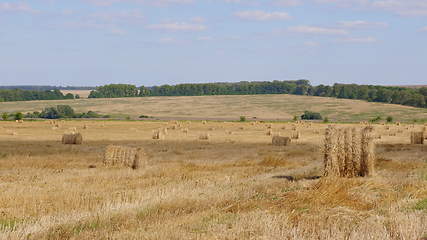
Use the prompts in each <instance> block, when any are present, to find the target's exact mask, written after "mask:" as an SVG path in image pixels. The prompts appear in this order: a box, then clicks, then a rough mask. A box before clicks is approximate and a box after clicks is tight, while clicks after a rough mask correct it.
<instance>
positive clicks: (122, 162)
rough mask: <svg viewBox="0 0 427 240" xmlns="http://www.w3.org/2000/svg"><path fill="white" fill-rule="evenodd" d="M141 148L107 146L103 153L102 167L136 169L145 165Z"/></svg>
mask: <svg viewBox="0 0 427 240" xmlns="http://www.w3.org/2000/svg"><path fill="white" fill-rule="evenodd" d="M143 160H145V153H144V151H143V149H142V148H134V147H126V146H116V145H109V146H107V148H106V149H105V152H104V160H103V162H104V165H105V166H109V167H129V168H132V169H138V168H140V167H141V165H142V164H143V163H145V162H146V161H143Z"/></svg>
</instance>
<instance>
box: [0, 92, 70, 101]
mask: <svg viewBox="0 0 427 240" xmlns="http://www.w3.org/2000/svg"><path fill="white" fill-rule="evenodd" d="M74 98H75V96H74V95H73V94H71V93H68V94H66V95H64V94H62V92H61V91H60V90H47V91H36V90H21V89H0V102H14V101H32V100H60V99H74Z"/></svg>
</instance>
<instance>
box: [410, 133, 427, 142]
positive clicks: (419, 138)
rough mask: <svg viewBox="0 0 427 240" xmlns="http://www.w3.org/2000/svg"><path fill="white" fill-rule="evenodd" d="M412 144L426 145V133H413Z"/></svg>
mask: <svg viewBox="0 0 427 240" xmlns="http://www.w3.org/2000/svg"><path fill="white" fill-rule="evenodd" d="M411 144H424V132H411Z"/></svg>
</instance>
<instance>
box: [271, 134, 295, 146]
mask: <svg viewBox="0 0 427 240" xmlns="http://www.w3.org/2000/svg"><path fill="white" fill-rule="evenodd" d="M271 142H272V144H273V145H274V146H286V145H288V144H289V143H290V142H291V139H290V138H289V137H281V136H273V138H272V140H271Z"/></svg>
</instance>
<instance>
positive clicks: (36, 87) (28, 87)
mask: <svg viewBox="0 0 427 240" xmlns="http://www.w3.org/2000/svg"><path fill="white" fill-rule="evenodd" d="M0 89H9V90H13V89H20V90H34V91H49V90H94V89H96V87H79V86H67V87H62V86H49V85H46V86H39V85H16V86H0Z"/></svg>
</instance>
